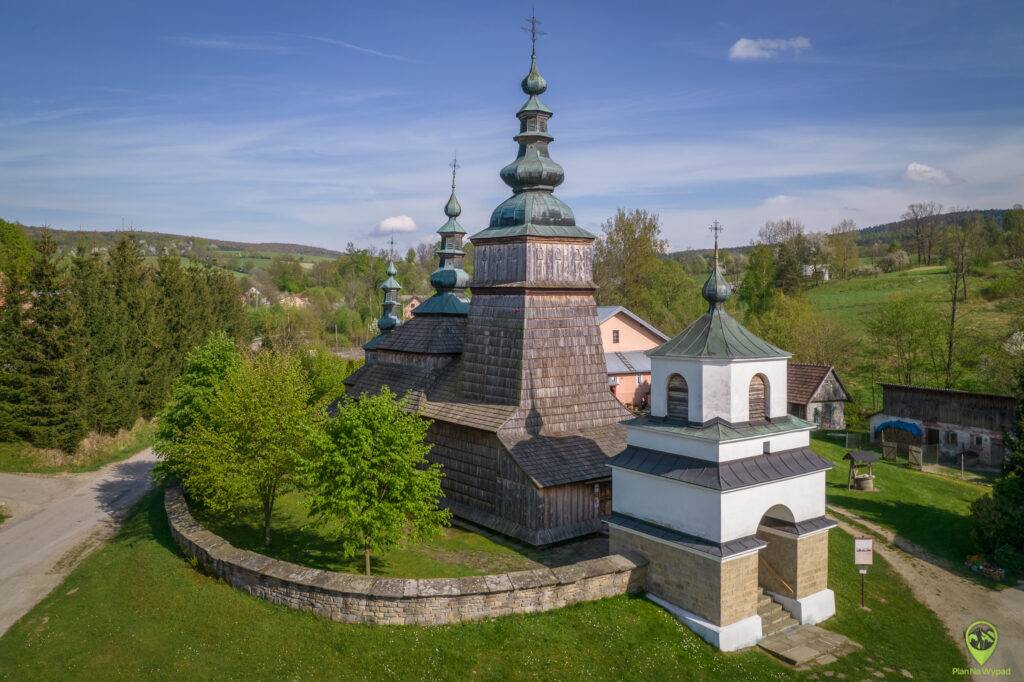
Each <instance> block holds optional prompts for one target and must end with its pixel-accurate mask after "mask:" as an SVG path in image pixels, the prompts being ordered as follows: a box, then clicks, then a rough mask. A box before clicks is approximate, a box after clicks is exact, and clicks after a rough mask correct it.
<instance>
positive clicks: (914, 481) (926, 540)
mask: <svg viewBox="0 0 1024 682" xmlns="http://www.w3.org/2000/svg"><path fill="white" fill-rule="evenodd" d="M812 447H813V448H814V451H815V452H817V453H818V454H819V455H821V456H822V457H825V458H826V459H828V460H830V461H832V462H834V463H835V464H836V466H835V468H833V469H832V470H831V471H829V472H828V475H827V484H826V485H827V487H826V495H827V497H828V502H829V504H833V505H836V506H838V507H842V508H843V509H848V510H849V511H851V512H853V513H854V514H856V515H857V516H861V517H863V518H865V519H867V520H868V521H871V522H873V523H876V524H878V525H880V526H884V527H885V528H888V529H889V530H891V531H893V532H894V533H896V534H898V535H900V536H902V537H904V538H906V539H907V540H909V541H911V542H913V543H914V544H916V545H920V546H921V547H923V548H924V549H926V550H927V551H928V552H930V553H931V554H934V555H935V556H938V557H942V558H943V559H947V560H948V561H950V562H951V563H952V564H953V565H954V566H956V567H957V568H958V569H959V570H962V571H964V573H966V574H968V575H971V576H972V577H977V576H976V574H973V573H970V572H968V571H966V570H964V569H963V563H964V559H966V558H967V556H968V555H969V554H972V553H973V551H974V550H973V548H972V546H971V523H970V505H971V502H973V501H974V500H976V499H978V498H979V497H981V496H982V495H984V494H985V493H986V492H988V491H989V490H990V488H989V487H988V486H984V485H979V484H977V483H970V482H967V481H958V480H956V479H953V478H950V477H948V476H941V475H938V474H930V473H926V472H923V471H915V470H913V469H909V468H907V467H906V466H905V465H903V464H898V463H893V462H887V461H882V460H879V461H878V462H876V463H875V465H874V474H875V486H876V488H877V490H876V491H875V492H870V493H867V492H859V491H856V490H848V489H847V477H848V476H849V463H848V462H843V461H842V458H843V456H844V455H845V454H846V453H847V452H848V450H847V449H846V448H845V447H842V445H841V444H839V443H836V442H835V441H832V442H829V441H827V440H825V439H824V438H822V437H818V436H816V437H815V438H814V440H812Z"/></svg>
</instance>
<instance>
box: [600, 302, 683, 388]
mask: <svg viewBox="0 0 1024 682" xmlns="http://www.w3.org/2000/svg"><path fill="white" fill-rule="evenodd" d="M597 323H598V326H599V327H600V329H601V346H602V347H603V348H604V363H605V366H606V367H607V369H608V387H609V389H610V390H611V392H612V395H614V396H615V397H616V398H617V399H618V401H619V402H620V403H622V404H623V405H626V406H627V407H642V406H644V405H646V404H647V400H648V396H649V395H650V392H651V359H650V358H649V357H647V351H649V350H652V349H654V348H657V347H658V346H660V345H661V344H663V343H665V342H666V341H668V336H667V335H665V334H664V333H662V332H661V331H660V330H659V329H658V328H657V327H655V326H654V325H652V324H651V323H649V322H647V321H646V320H644V319H642V318H641V317H640V316H639V315H636V314H634V313H633V312H632V311H630V310H629V309H627V308H623V307H622V306H619V305H609V306H598V308H597Z"/></svg>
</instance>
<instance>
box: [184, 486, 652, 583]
mask: <svg viewBox="0 0 1024 682" xmlns="http://www.w3.org/2000/svg"><path fill="white" fill-rule="evenodd" d="M164 509H165V511H166V513H167V520H168V522H169V523H170V525H171V529H172V531H173V534H174V535H175V540H176V541H177V543H178V545H179V547H181V548H182V550H183V551H184V552H185V553H186V554H191V555H192V556H196V558H197V559H202V558H203V557H201V556H197V554H199V553H197V552H195V551H194V549H193V547H191V546H194V547H195V548H198V550H200V552H201V553H202V554H205V555H206V557H208V559H209V561H208V562H204V563H208V564H212V565H207V568H209V569H210V570H211V571H212V572H213V573H215V574H219V575H222V574H224V573H227V572H228V570H229V569H231V568H236V569H237V568H240V569H243V570H245V571H248V572H250V573H252V574H254V575H257V576H260V577H266V578H272V579H276V580H279V581H281V582H282V583H288V584H291V585H295V586H298V587H302V588H308V589H311V590H314V591H322V592H330V593H334V594H336V595H339V596H352V597H364V598H366V597H369V598H379V599H380V598H382V599H387V600H397V601H402V600H415V599H420V598H430V597H460V596H469V595H488V594H497V593H503V592H514V591H522V590H533V589H538V588H547V587H554V586H565V585H572V584H574V583H577V582H580V581H583V580H587V579H593V578H598V577H600V576H606V575H611V574H619V573H631V572H633V571H635V570H637V569H641V568H643V567H644V566H646V564H647V561H646V559H644V557H642V556H641V555H639V554H636V553H628V554H616V555H610V556H605V557H600V558H597V559H588V560H586V561H580V562H577V563H575V564H570V565H566V566H558V567H555V568H536V569H531V570H525V571H514V572H510V573H499V574H494V575H483V576H469V577H463V578H386V577H376V576H364V575H357V574H353V573H341V572H337V571H325V570H322V569H318V568H311V567H308V566H300V565H298V564H293V563H290V562H287V561H282V560H280V559H273V558H271V557H268V556H266V555H263V554H259V553H258V552H253V551H250V550H245V549H239V548H238V547H235V546H234V545H232V544H231V543H230V542H228V541H227V540H225V539H224V538H222V537H220V536H219V535H217V534H215V533H213V532H211V531H209V530H207V529H205V528H204V527H203V526H202V525H201V524H200V523H199V522H197V521H196V520H195V518H194V517H193V516H192V514H191V512H190V511H189V508H188V503H187V502H186V500H185V496H184V494H183V493H182V491H181V488H180V487H178V486H169V487H167V488H166V490H165V492H164ZM179 536H180V537H179ZM190 545H191V546H190Z"/></svg>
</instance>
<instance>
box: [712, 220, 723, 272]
mask: <svg viewBox="0 0 1024 682" xmlns="http://www.w3.org/2000/svg"><path fill="white" fill-rule="evenodd" d="M724 229H725V228H724V227H722V226H721V224H719V222H718V221H717V220H716V221H714V222H713V223H711V227H709V228H708V230H710V231H711V232H713V233H714V235H715V263H716V264H717V263H718V235H719V233H721V231H722V230H724Z"/></svg>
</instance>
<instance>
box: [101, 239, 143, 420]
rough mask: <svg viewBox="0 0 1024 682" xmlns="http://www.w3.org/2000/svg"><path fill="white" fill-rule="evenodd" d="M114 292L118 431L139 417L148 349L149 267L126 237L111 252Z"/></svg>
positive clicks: (115, 416)
mask: <svg viewBox="0 0 1024 682" xmlns="http://www.w3.org/2000/svg"><path fill="white" fill-rule="evenodd" d="M108 267H109V272H110V275H109V276H110V286H111V290H112V293H113V299H114V307H113V319H112V323H113V326H112V328H111V330H110V331H111V336H112V339H111V341H112V343H111V346H112V348H111V355H112V358H113V360H114V377H113V378H114V393H113V394H112V396H111V397H112V400H111V402H112V404H111V408H112V416H113V424H112V426H114V427H115V428H130V427H131V425H132V424H134V423H135V420H136V419H137V418H138V416H139V411H140V405H141V402H142V397H141V390H140V381H141V380H142V376H141V375H142V366H143V362H144V356H143V353H144V351H145V350H147V340H146V338H145V334H146V332H147V331H148V329H144V328H143V325H142V321H143V320H144V319H145V317H146V309H145V306H146V305H147V302H146V300H145V281H144V278H145V277H146V266H145V262H144V261H143V260H142V255H141V254H140V253H139V248H138V245H137V244H136V243H135V240H134V239H133V238H131V237H128V236H125V237H122V238H121V240H120V241H119V242H118V243H117V245H116V246H115V247H114V248H113V249H112V250H111V251H110V258H109V261H108Z"/></svg>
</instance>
